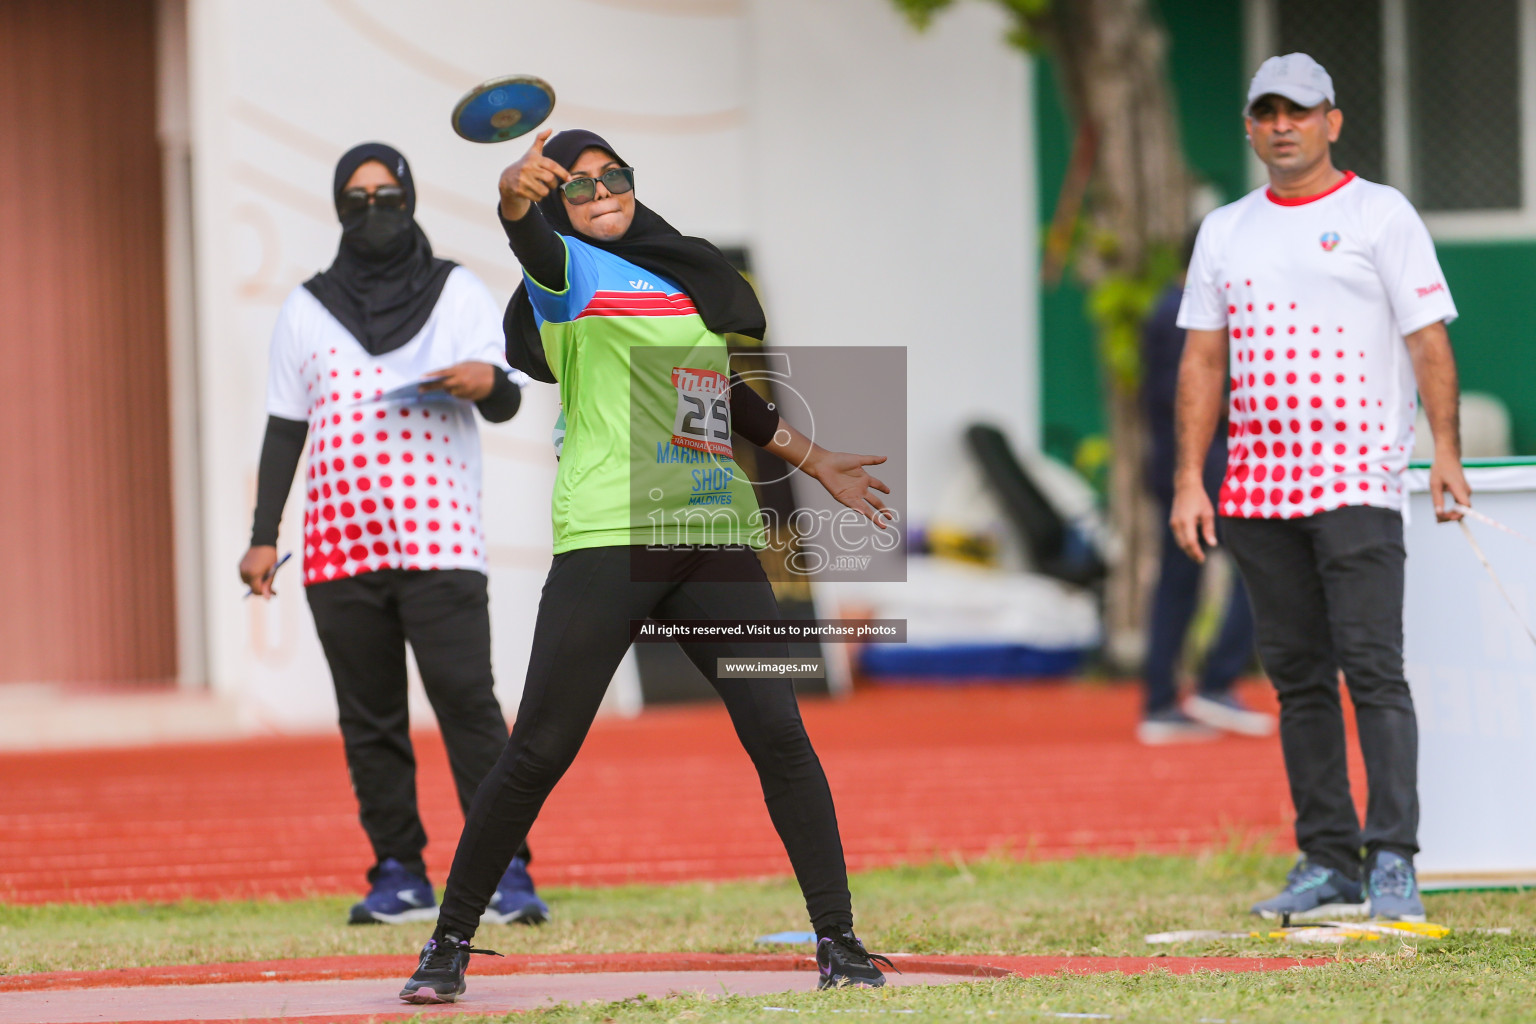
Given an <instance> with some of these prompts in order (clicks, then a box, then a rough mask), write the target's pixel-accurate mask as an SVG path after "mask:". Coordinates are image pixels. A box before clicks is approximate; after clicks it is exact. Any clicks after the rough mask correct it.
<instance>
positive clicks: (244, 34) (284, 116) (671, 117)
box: [188, 0, 1037, 728]
mask: <svg viewBox="0 0 1536 1024" xmlns="http://www.w3.org/2000/svg"><path fill="white" fill-rule="evenodd" d="M188 29H189V38H190V50H191V54H190V62H189V66H190V79H191V98H192V111H191V113H192V129H191V130H192V152H193V175H194V184H193V188H194V203H193V211H194V213H193V219H194V225H195V231H196V235H195V243H194V244H195V250H196V295H197V336H198V359H197V367H198V374H199V376H198V391H199V393H198V395H197V396H196V398H197V404H198V408H199V421H200V423H201V438H200V441H201V458H202V465H201V477H202V491H203V514H204V520H203V523H202V526H203V535H202V544H203V556H204V557H203V573H204V583H205V589H206V595H207V613H208V614H207V631H208V632H207V640H208V644H207V658H208V669H209V677H210V679H211V681H212V683H213V685H214V687H215V688H216V689H218V690H220V691H222V692H225V693H227V694H231V695H233V696H234V697H236V698H237V699H238V700H239V701H240V702H241V705H242V707H243V709H244V710H245V712H246V714H247V715H248V716H249V719H250V721H252V722H253V723H259V724H267V725H271V726H274V727H279V728H296V727H309V726H323V725H325V724H327V723H329V722H331V721H332V720H333V718H334V701H333V698H332V697H331V693H330V682H329V675H328V673H327V671H326V668H325V664H324V660H323V658H322V656H321V653H320V650H319V645H318V642H317V640H316V639H315V636H314V628H313V625H312V622H311V620H310V617H309V612H308V609H307V608H305V607H303V597H302V587H301V586H300V585H299V582H298V581H299V578H300V573H299V572H298V571H297V569H298V566H297V565H295V566H292V567H290V568H288V569H286V570H284V575H283V577H282V578H280V580H279V585H278V588H277V589H278V591H279V594H280V597H279V598H278V599H277V600H275V601H273V602H272V603H271V604H270V605H266V606H263V605H259V604H257V603H256V602H244V601H242V599H241V597H240V595H241V593H242V592H243V588H241V587H240V585H239V584H238V581H237V580H236V575H235V564H236V562H237V561H238V559H239V557H240V555H241V554H242V553H243V551H244V550H245V546H246V543H247V541H248V536H249V528H250V514H251V503H252V499H253V493H254V485H255V472H256V460H257V454H258V450H259V444H260V438H261V433H262V429H263V423H264V421H265V414H264V394H263V392H264V382H265V375H266V362H267V339H268V335H269V332H270V330H271V327H272V324H273V321H274V320H275V317H276V313H277V309H278V306H279V305H280V303H281V302H282V300H283V298H284V296H285V295H286V294H287V293H288V292H289V291H290V290H291V289H292V288H294V287H295V286H297V285H298V284H300V283H301V282H302V281H303V280H304V279H305V278H307V277H309V276H310V275H311V274H313V273H314V272H315V271H316V270H319V269H322V268H323V267H325V266H327V265H328V264H329V263H330V261H331V258H332V256H333V255H334V252H335V246H336V240H337V235H338V228H337V225H336V222H335V215H334V213H333V211H332V208H331V203H330V198H329V193H330V183H331V173H332V168H333V166H334V163H335V160H336V158H337V157H338V156H340V154H341V153H342V152H344V151H345V150H346V149H347V148H349V147H350V146H352V145H353V144H355V143H357V142H360V141H364V140H370V139H378V140H382V141H386V142H389V143H391V144H393V145H395V146H397V147H399V148H400V149H401V151H402V152H404V153H405V154H406V156H407V157H408V158H409V159H410V161H411V164H412V169H413V172H414V174H415V177H416V182H417V185H418V192H419V203H418V219H419V220H420V222H421V223H422V225H423V227H424V228H425V229H426V231H427V233H428V235H429V237H431V239H432V241H433V244H434V246H435V248H436V249H437V250H438V252H439V254H441V255H444V256H447V257H449V258H452V259H455V260H459V261H460V262H462V263H464V264H465V265H466V266H468V267H469V268H470V269H471V270H473V271H474V272H475V273H477V274H479V275H480V276H481V277H482V278H483V279H484V280H485V281H486V283H487V284H488V285H489V286H490V287H491V289H492V291H493V292H495V293H496V294H497V296H498V298H500V299H505V298H506V297H507V296H508V295H509V294H510V293H511V290H512V288H513V287H514V286H515V284H516V281H517V268H516V264H515V262H514V261H513V260H512V258H511V255H510V253H509V252H508V251H507V249H506V243H505V240H504V238H503V237H502V235H501V233H500V231H499V229H498V228H497V226H496V222H495V219H494V215H493V213H492V206H493V204H494V202H495V180H496V176H497V174H498V173H499V172H500V169H501V168H502V167H503V166H504V165H505V164H506V163H508V162H510V161H511V160H513V159H515V158H516V157H517V156H518V155H520V154H521V152H522V147H521V146H520V145H518V144H517V143H512V144H509V145H501V146H476V145H474V144H471V143H467V142H464V141H463V140H461V139H459V138H458V137H457V136H455V135H454V134H453V133H452V131H451V129H450V128H449V125H448V115H449V111H450V110H451V109H452V107H453V104H454V102H455V100H456V99H457V98H458V97H459V95H460V94H461V93H462V92H463V91H464V90H465V89H467V88H468V87H469V86H471V85H473V84H475V83H476V82H478V81H481V80H483V79H486V78H490V77H493V76H496V75H500V74H511V73H531V74H537V75H540V76H542V77H544V78H546V79H547V80H549V81H550V82H551V83H552V84H553V85H554V87H555V90H556V93H557V95H558V103H557V106H556V109H555V113H554V116H553V117H552V118H551V122H550V127H553V128H556V129H560V128H566V127H575V126H581V127H588V128H592V129H594V130H596V131H598V132H600V133H602V134H604V135H605V136H607V137H608V139H609V141H610V142H612V143H613V145H614V146H615V147H616V148H618V149H619V150H620V152H621V153H622V154H623V155H624V157H625V158H626V159H627V160H628V161H630V162H631V163H633V164H634V165H635V166H636V167H637V168H638V169H639V170H638V175H637V177H638V190H639V191H640V193H641V195H642V196H643V197H644V199H645V201H646V202H647V203H648V204H650V205H652V206H654V207H655V208H656V209H657V210H659V211H660V212H662V214H663V215H664V216H666V217H667V218H668V219H670V220H671V221H672V222H673V223H674V224H676V225H677V226H678V227H679V228H680V229H682V230H683V231H685V232H688V233H692V234H702V235H705V236H708V237H711V238H713V239H714V240H715V241H717V242H719V243H721V244H747V245H749V246H751V248H752V251H753V255H754V259H755V260H756V262H757V264H758V266H759V267H760V269H761V276H762V280H763V283H764V286H765V288H766V298H767V303H768V312H769V318H770V322H771V323H772V324H773V330H774V332H775V337H776V338H777V339H778V340H779V341H781V342H782V343H784V344H794V345H806V344H849V343H858V342H860V341H868V342H871V343H880V344H904V345H907V346H909V347H910V349H911V362H910V376H911V380H912V385H911V393H910V396H909V405H910V407H911V409H912V427H913V429H912V430H911V432H910V436H911V438H912V455H913V466H914V468H913V484H914V486H913V488H912V490H913V504H914V507H915V508H917V509H918V510H919V511H920V510H921V509H922V499H921V498H920V497H918V496H919V495H921V494H922V493H923V492H924V490H925V489H926V488H928V487H929V485H931V484H932V483H934V482H935V481H937V480H939V478H940V477H941V476H942V466H943V464H944V462H945V461H946V460H947V459H949V458H950V457H951V456H952V454H953V453H954V451H955V450H956V441H955V438H954V434H955V431H956V429H957V428H958V426H960V425H961V424H963V423H964V422H965V421H966V420H967V418H968V417H970V416H971V415H973V414H975V413H977V412H980V413H984V414H986V415H988V416H991V417H993V418H996V419H999V420H1001V421H1002V422H1004V423H1005V424H1006V425H1008V426H1009V427H1010V428H1012V429H1013V430H1014V431H1015V432H1016V433H1017V434H1018V436H1020V437H1023V438H1026V439H1029V438H1033V437H1034V434H1035V425H1036V423H1035V421H1036V419H1037V417H1036V414H1035V400H1034V366H1035V362H1036V359H1035V354H1034V351H1035V350H1034V330H1033V324H1034V319H1035V318H1034V308H1033V299H1034V294H1035V290H1034V287H1033V283H1032V282H1033V276H1032V275H1033V271H1032V268H1031V267H1030V265H1029V261H1028V252H1029V246H1028V240H1029V239H1030V238H1032V237H1033V234H1034V225H1033V223H1032V222H1027V221H1026V219H1025V216H1026V212H1027V211H1028V209H1029V206H1028V205H1027V203H1028V198H1029V197H1030V196H1031V195H1032V194H1033V184H1032V182H1031V181H1030V179H1029V178H1028V169H1029V167H1030V166H1031V161H1030V160H1029V159H1028V155H1029V154H1028V152H1027V149H1026V146H1027V143H1026V140H1027V139H1028V133H1027V132H1026V127H1027V123H1026V116H1027V114H1026V112H1027V110H1028V107H1027V103H1026V100H1027V97H1026V94H1025V89H1026V85H1027V77H1026V75H1025V73H1024V67H1023V61H1022V59H1021V58H1019V57H1017V56H1016V55H1013V54H1011V53H1009V52H1008V51H1007V50H1006V48H1005V47H1004V46H1003V45H1002V43H1001V42H1000V41H999V37H1000V34H1001V25H1000V23H999V19H998V18H997V17H996V16H994V15H992V13H991V12H990V11H989V10H987V9H986V8H985V7H984V6H983V5H979V4H968V5H962V7H961V8H960V9H959V10H957V11H955V12H953V13H952V14H948V15H946V16H945V17H943V18H941V19H940V20H939V23H938V24H937V25H936V26H935V30H934V31H933V32H932V33H931V34H930V35H928V36H918V35H917V34H915V33H914V32H912V31H911V30H910V29H909V28H907V27H906V25H905V24H904V23H902V22H901V21H900V20H899V18H898V17H897V16H896V15H895V14H894V13H893V12H892V11H891V10H890V9H889V7H888V5H887V3H886V2H885V0H856V2H855V0H848V2H844V3H838V4H830V3H815V2H812V0H760V2H759V0H752V2H747V0H561V2H559V3H548V2H534V0H499V2H494V3H492V2H485V0H480V2H475V0H433V2H430V3H428V2H425V0H367V2H364V0H261V2H255V0H188ZM961 140H964V142H963V150H964V152H963V153H961V152H959V151H958V147H959V145H960V143H961ZM961 172H964V173H961ZM973 172H974V174H975V175H976V176H977V177H976V178H974V179H972V180H973V182H974V181H980V182H982V184H981V187H980V188H978V187H977V186H976V185H975V184H974V183H973V184H970V185H966V184H965V178H966V176H968V175H970V174H971V173H973ZM963 192H969V193H972V194H976V193H978V192H980V193H982V194H985V195H986V197H987V198H986V200H985V202H983V203H980V204H962V202H961V198H960V197H961V195H962V193H963ZM829 280H831V281H835V282H838V284H837V285H836V286H834V287H830V288H829V287H827V286H826V282H827V281H829ZM555 414H556V395H555V392H554V389H553V388H552V387H548V386H544V385H538V386H536V387H535V389H534V391H532V392H531V393H530V394H529V395H528V396H527V400H526V401H525V404H524V407H523V410H522V412H520V413H519V414H518V416H517V418H516V419H515V420H513V422H512V423H510V424H506V425H503V426H499V427H485V428H483V432H482V437H483V439H484V443H485V445H484V446H485V450H486V455H487V458H486V466H485V479H486V501H485V510H486V532H487V535H488V538H489V540H490V542H491V545H490V550H491V565H492V574H491V595H492V598H491V600H492V628H493V643H494V648H493V649H494V656H495V660H496V673H497V678H498V686H497V689H498V693H499V695H500V696H501V698H502V702H503V705H504V706H505V707H506V708H507V710H508V712H509V713H510V711H511V710H512V709H513V707H515V704H516V698H517V695H518V694H519V692H520V690H521V684H522V677H523V674H524V671H525V669H526V664H527V655H528V646H529V640H530V637H531V629H532V622H533V615H534V610H535V608H536V607H537V600H538V592H539V587H540V585H541V583H542V580H543V576H544V573H545V571H546V569H547V567H548V560H549V550H550V526H549V515H548V498H549V491H550V486H551V483H552V480H553V473H554V466H555V463H554V460H553V457H552V453H551V451H550V448H549V428H550V426H551V424H552V423H553V421H554V418H555ZM301 502H302V496H301V495H300V494H299V493H298V492H297V490H296V491H295V494H294V495H293V496H292V497H291V498H290V500H289V505H288V510H287V514H286V516H285V520H284V530H283V535H282V537H281V538H280V542H279V547H280V550H283V551H288V550H292V551H294V552H295V553H296V557H300V556H301V555H302V549H301V542H300V541H299V537H298V531H297V530H296V529H295V527H296V525H297V524H298V523H299V522H300V519H301V513H300V509H301Z"/></svg>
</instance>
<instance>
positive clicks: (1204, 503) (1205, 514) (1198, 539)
mask: <svg viewBox="0 0 1536 1024" xmlns="http://www.w3.org/2000/svg"><path fill="white" fill-rule="evenodd" d="M1168 526H1169V528H1170V529H1172V530H1173V539H1174V540H1176V541H1178V544H1179V548H1180V549H1181V550H1182V551H1183V552H1184V553H1185V554H1186V555H1188V556H1189V557H1190V558H1193V559H1194V560H1195V561H1196V562H1200V563H1202V564H1203V563H1204V562H1205V549H1206V548H1213V547H1215V546H1216V510H1215V509H1214V508H1212V507H1211V499H1210V496H1209V495H1207V494H1206V493H1205V484H1204V483H1203V482H1202V481H1200V480H1195V481H1194V482H1193V483H1190V484H1182V483H1181V484H1179V485H1178V486H1177V487H1176V489H1175V490H1174V492H1173V514H1172V515H1171V516H1169V517H1168Z"/></svg>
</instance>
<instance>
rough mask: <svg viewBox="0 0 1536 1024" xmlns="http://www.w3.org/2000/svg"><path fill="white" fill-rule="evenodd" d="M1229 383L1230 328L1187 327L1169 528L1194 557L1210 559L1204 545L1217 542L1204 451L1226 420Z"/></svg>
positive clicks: (1179, 398) (1176, 422) (1178, 406)
mask: <svg viewBox="0 0 1536 1024" xmlns="http://www.w3.org/2000/svg"><path fill="white" fill-rule="evenodd" d="M1226 382H1227V332H1226V331H1225V330H1214V331H1187V332H1186V333H1185V336H1184V357H1183V358H1182V359H1181V360H1179V395H1178V399H1177V402H1176V405H1175V420H1174V422H1175V426H1176V430H1177V435H1178V463H1177V468H1176V469H1175V470H1174V476H1173V488H1174V490H1173V514H1172V515H1171V516H1170V517H1169V519H1168V526H1169V527H1170V528H1171V529H1172V530H1173V538H1174V540H1176V541H1178V543H1179V547H1180V548H1182V549H1183V550H1184V553H1185V554H1187V555H1188V556H1189V557H1190V558H1193V559H1194V560H1195V561H1197V562H1204V561H1205V548H1203V547H1201V542H1202V541H1204V544H1205V547H1212V548H1213V547H1215V546H1216V510H1215V509H1214V508H1212V507H1211V499H1210V497H1209V496H1208V495H1207V494H1206V493H1205V479H1204V474H1203V469H1204V466H1205V453H1206V451H1207V450H1208V449H1209V448H1210V447H1211V436H1212V435H1213V434H1214V433H1215V432H1216V424H1217V422H1218V421H1219V420H1220V419H1221V402H1222V398H1223V396H1224V395H1225V392H1226V388H1225V385H1226Z"/></svg>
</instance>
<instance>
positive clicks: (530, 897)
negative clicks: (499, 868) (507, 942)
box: [480, 857, 549, 924]
mask: <svg viewBox="0 0 1536 1024" xmlns="http://www.w3.org/2000/svg"><path fill="white" fill-rule="evenodd" d="M548 919H549V905H548V904H547V903H545V902H544V901H543V900H541V899H539V894H538V893H537V892H535V891H534V889H533V878H532V876H530V875H529V874H528V862H527V861H525V860H523V858H521V857H513V858H512V863H511V864H509V865H508V866H507V873H506V874H504V875H502V876H501V881H500V882H499V883H498V884H497V886H496V895H494V896H492V897H491V905H490V906H488V907H486V908H485V913H483V914H481V915H480V920H481V921H485V922H489V923H490V924H543V923H544V922H545V921H546V920H548Z"/></svg>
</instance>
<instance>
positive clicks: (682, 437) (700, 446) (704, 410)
mask: <svg viewBox="0 0 1536 1024" xmlns="http://www.w3.org/2000/svg"><path fill="white" fill-rule="evenodd" d="M672 386H673V387H675V388H676V389H677V415H676V416H675V417H674V418H673V420H672V443H673V444H675V445H677V446H678V447H680V448H692V449H694V450H695V451H701V452H709V453H711V454H713V455H724V456H725V457H726V458H728V459H729V458H731V399H730V389H731V382H730V378H728V377H726V376H725V374H723V373H716V372H715V371H714V370H695V369H691V368H689V367H686V366H677V367H673V369H672Z"/></svg>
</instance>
